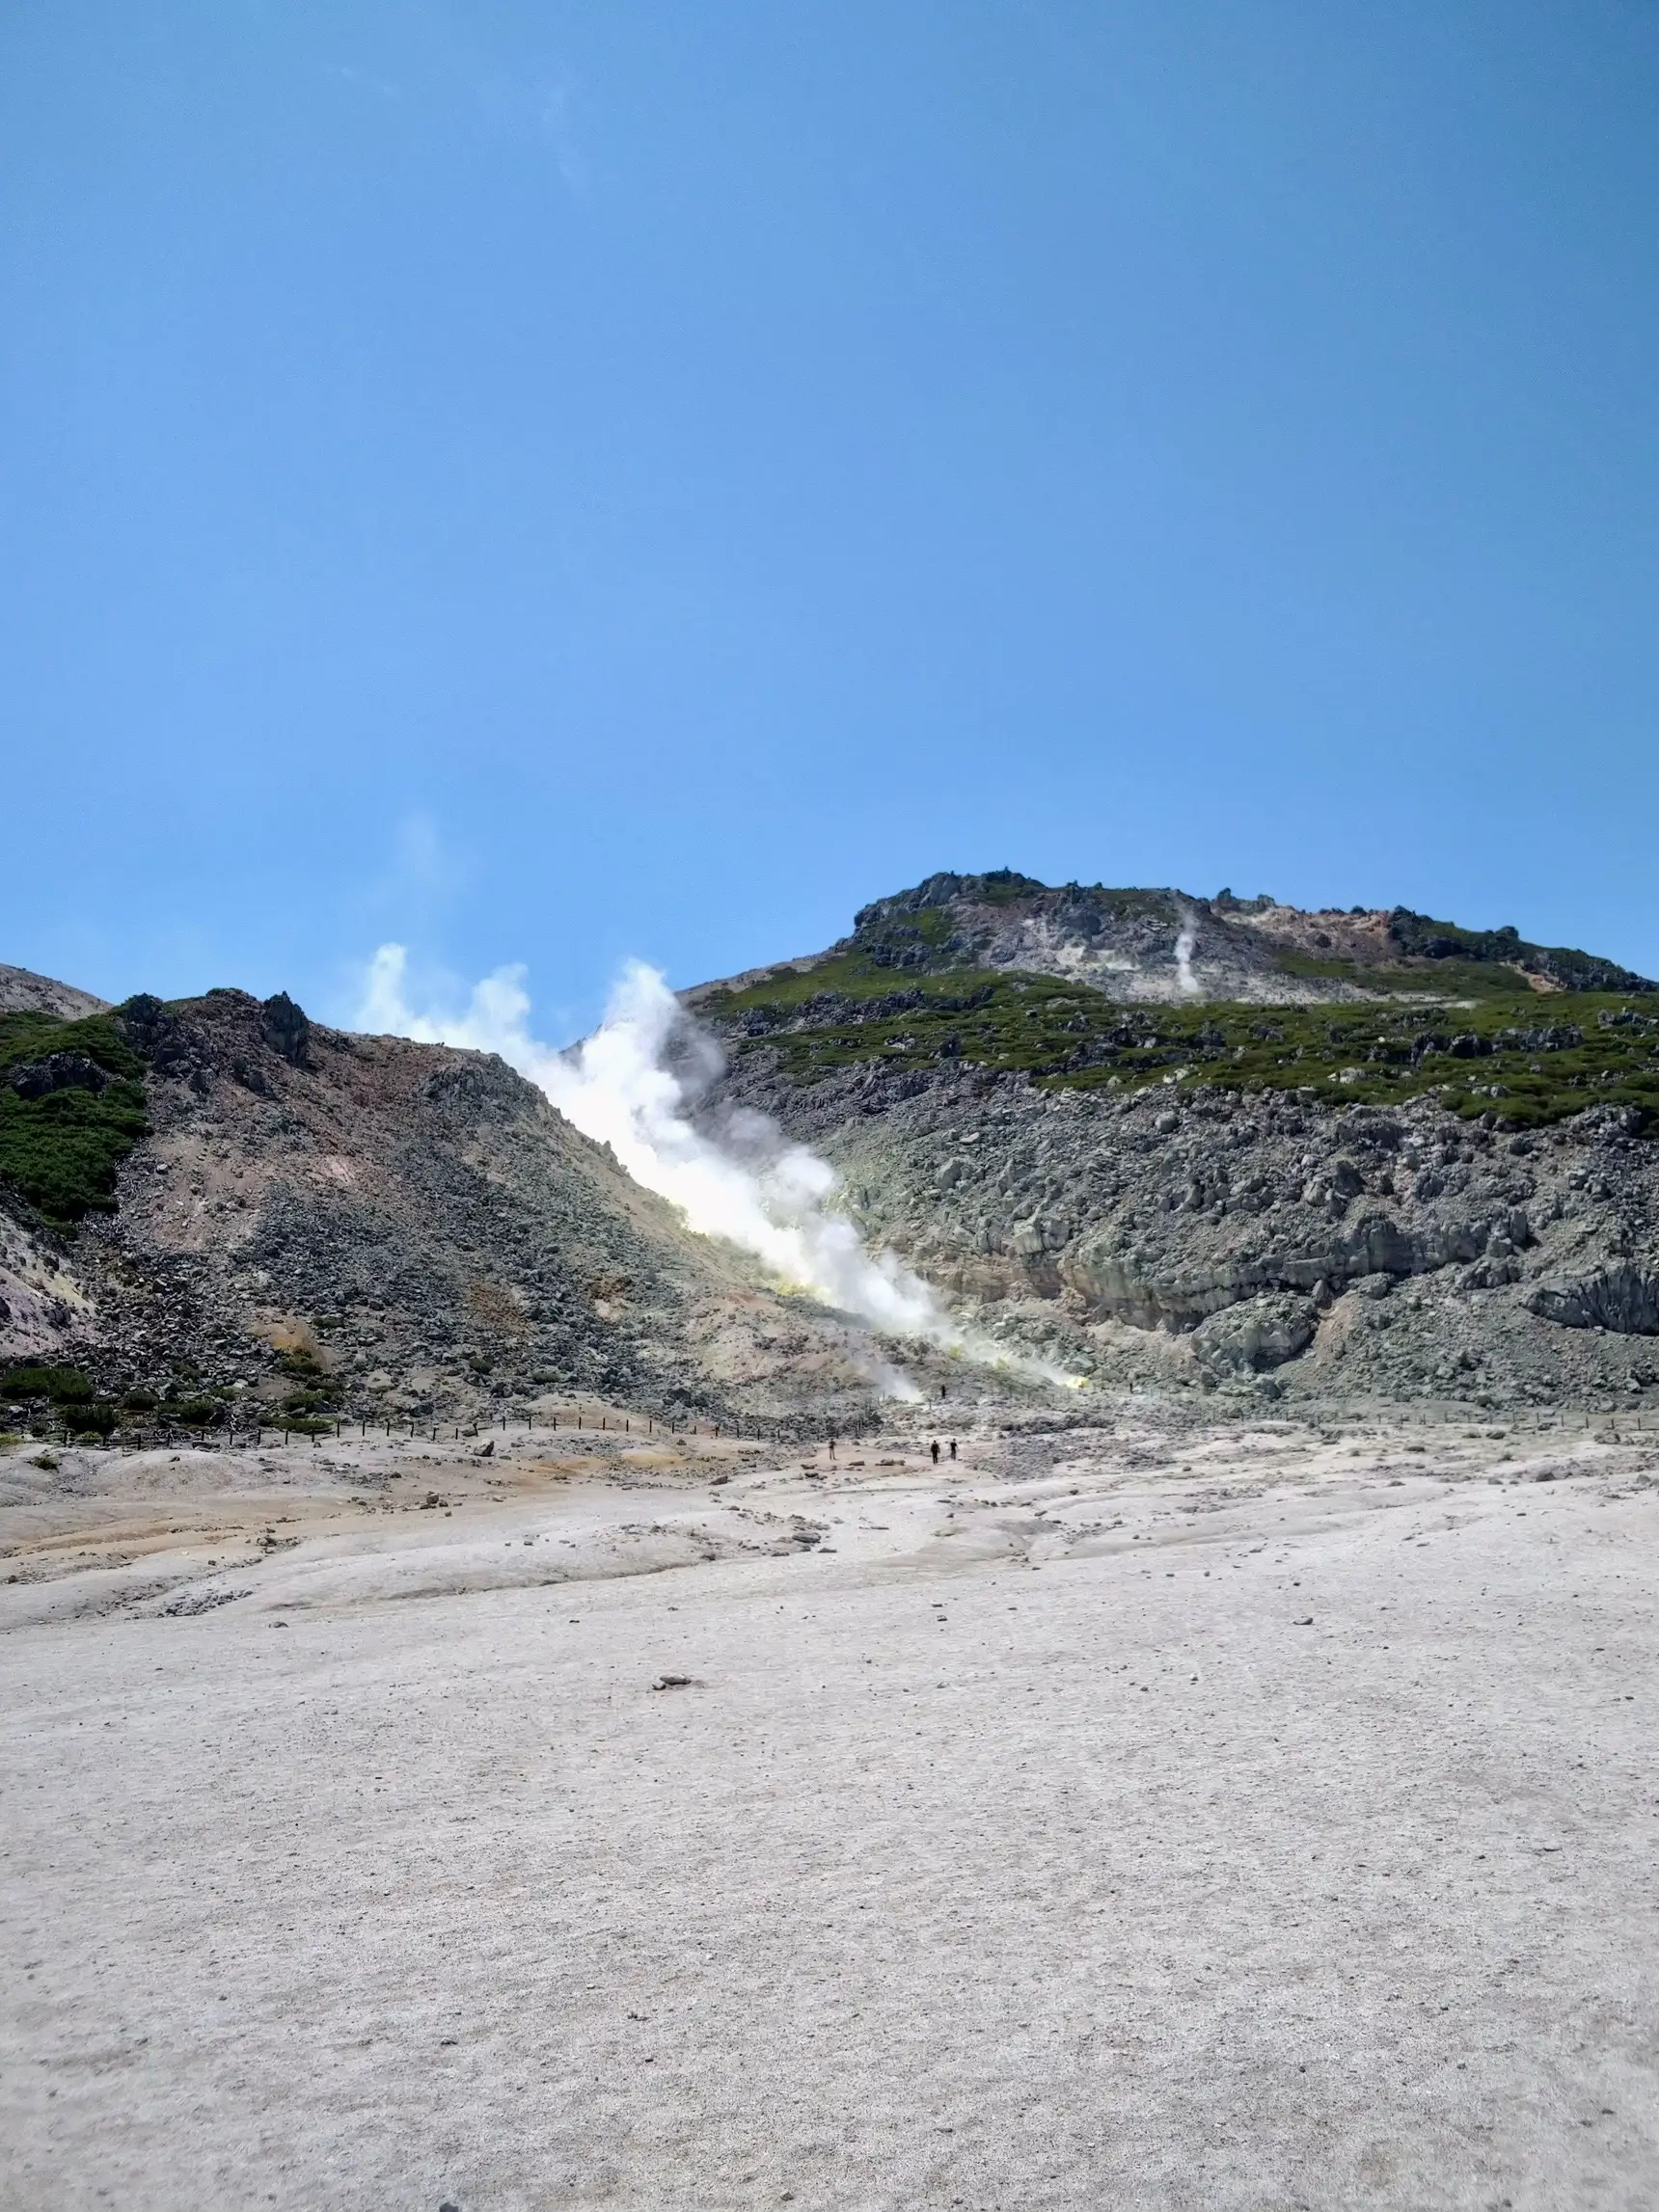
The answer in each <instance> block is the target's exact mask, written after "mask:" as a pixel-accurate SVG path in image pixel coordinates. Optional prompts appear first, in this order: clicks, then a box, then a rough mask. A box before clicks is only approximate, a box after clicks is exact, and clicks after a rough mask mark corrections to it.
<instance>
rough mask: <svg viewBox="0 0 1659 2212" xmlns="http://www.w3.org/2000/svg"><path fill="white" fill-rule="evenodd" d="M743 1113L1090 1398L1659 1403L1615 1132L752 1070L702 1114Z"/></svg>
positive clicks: (1280, 1097) (1643, 1171)
mask: <svg viewBox="0 0 1659 2212" xmlns="http://www.w3.org/2000/svg"><path fill="white" fill-rule="evenodd" d="M738 1104H741V1105H744V1106H748V1107H750V1108H754V1109H758V1110H760V1111H763V1112H765V1113H767V1114H769V1115H771V1116H772V1117H774V1118H775V1119H777V1120H779V1121H780V1122H781V1123H782V1124H783V1125H784V1127H785V1128H786V1129H787V1131H788V1133H789V1134H790V1135H792V1136H794V1137H797V1138H799V1139H801V1140H802V1141H804V1142H807V1143H809V1144H811V1145H813V1146H816V1147H817V1148H819V1149H820V1150H821V1151H823V1152H824V1153H825V1154H826V1155H827V1156H828V1157H829V1159H830V1160H831V1161H832V1162H833V1163H834V1165H835V1166H836V1167H837V1169H838V1170H839V1171H840V1173H841V1177H842V1202H843V1203H844V1205H845V1206H846V1207H847V1210H848V1211H849V1213H850V1214H851V1216H852V1217H853V1219H854V1220H855V1221H856V1222H857V1224H858V1226H859V1227H860V1228H861V1230H862V1231H863V1233H864V1235H865V1236H866V1237H867V1238H868V1239H869V1240H870V1241H871V1242H872V1243H875V1244H879V1245H881V1244H884V1245H886V1246H888V1247H890V1248H891V1249H892V1250H893V1251H895V1252H897V1253H898V1254H900V1255H901V1256H902V1257H904V1258H905V1259H907V1260H908V1261H910V1262H911V1264H912V1265H913V1266H915V1267H916V1268H918V1269H919V1270H920V1271H921V1272H922V1273H923V1274H924V1275H925V1276H927V1277H928V1279H929V1280H930V1281H933V1282H935V1283H936V1284H937V1285H938V1287H939V1288H940V1289H941V1290H943V1291H944V1292H945V1293H946V1294H947V1295H948V1296H949V1297H950V1298H951V1299H952V1300H953V1302H955V1304H956V1305H957V1306H958V1307H959V1308H962V1309H964V1310H965V1312H967V1313H969V1314H971V1315H974V1316H977V1318H979V1319H980V1320H981V1321H982V1322H984V1323H986V1324H987V1325H989V1326H991V1327H993V1329H1000V1330H1001V1331H1002V1332H1003V1333H1005V1334H1007V1335H1009V1336H1010V1337H1011V1338H1014V1339H1017V1340H1020V1341H1023V1342H1025V1343H1027V1344H1030V1345H1031V1346H1033V1348H1038V1349H1041V1350H1043V1351H1045V1352H1047V1354H1048V1355H1049V1356H1051V1357H1053V1358H1056V1359H1058V1360H1060V1361H1062V1362H1065V1363H1066V1364H1068V1365H1069V1366H1071V1367H1072V1368H1074V1370H1075V1371H1077V1372H1080V1373H1083V1374H1087V1375H1091V1376H1094V1377H1096V1378H1098V1379H1100V1380H1101V1381H1102V1382H1115V1383H1136V1382H1142V1383H1147V1382H1153V1383H1156V1382H1161V1383H1167V1384H1169V1385H1171V1386H1190V1387H1193V1388H1199V1389H1205V1388H1215V1387H1217V1386H1221V1387H1226V1386H1230V1385H1238V1384H1245V1383H1248V1384H1249V1385H1250V1386H1251V1387H1253V1388H1261V1387H1262V1383H1261V1381H1260V1380H1259V1378H1265V1377H1269V1376H1270V1378H1271V1379H1270V1383H1269V1384H1268V1386H1267V1387H1269V1388H1270V1389H1272V1391H1274V1392H1275V1393H1284V1392H1289V1393H1292V1394H1297V1393H1301V1394H1306V1395H1309V1396H1315V1397H1329V1396H1356V1397H1357V1396H1366V1397H1370V1396H1380V1397H1385V1398H1396V1397H1401V1396H1405V1397H1410V1396H1428V1397H1439V1398H1463V1397H1469V1398H1474V1399H1479V1398H1481V1397H1482V1396H1485V1397H1489V1398H1491V1399H1492V1400H1493V1402H1495V1403H1496V1402H1512V1401H1515V1400H1520V1401H1525V1402H1534V1403H1539V1404H1542V1403H1547V1402H1553V1401H1557V1400H1560V1401H1564V1402H1580V1401H1589V1400H1594V1401H1600V1400H1604V1399H1606V1398H1608V1397H1609V1396H1613V1397H1627V1396H1629V1395H1630V1393H1631V1392H1632V1390H1633V1389H1646V1388H1648V1387H1650V1386H1652V1385H1654V1384H1655V1383H1659V1344H1655V1343H1654V1342H1653V1341H1652V1336H1653V1334H1654V1332H1655V1331H1659V1266H1656V1265H1655V1257H1656V1238H1655V1224H1656V1222H1659V1157H1656V1155H1655V1149H1654V1147H1653V1146H1652V1145H1651V1144H1649V1143H1646V1142H1644V1141H1642V1140H1641V1139H1640V1138H1639V1137H1638V1136H1637V1135H1636V1134H1635V1132H1634V1131H1633V1130H1632V1129H1631V1127H1630V1126H1629V1122H1628V1119H1627V1118H1626V1117H1625V1116H1623V1115H1622V1114H1620V1113H1619V1112H1618V1111H1613V1112H1604V1111H1596V1110H1591V1112H1589V1113H1587V1114H1585V1115H1584V1116H1582V1117H1580V1118H1579V1119H1575V1120H1574V1121H1571V1122H1569V1123H1566V1124H1564V1125H1563V1126H1562V1127H1560V1128H1558V1129H1555V1130H1552V1131H1549V1132H1547V1133H1544V1134H1541V1135H1526V1134H1521V1135H1505V1134H1503V1133H1499V1132H1493V1131H1489V1130H1486V1129H1484V1128H1482V1127H1480V1126H1479V1125H1478V1124H1477V1125H1475V1126H1473V1127H1472V1126H1470V1125H1469V1124H1468V1123H1466V1122H1463V1121H1460V1120H1458V1119H1456V1118H1455V1117H1454V1116H1452V1115H1450V1114H1447V1113H1444V1112H1442V1111H1441V1110H1440V1109H1438V1108H1437V1107H1436V1106H1434V1105H1433V1104H1432V1103H1430V1102H1428V1101H1417V1102H1414V1103H1412V1104H1411V1105H1410V1106H1408V1107H1406V1108H1405V1109H1403V1110H1401V1111H1400V1112H1386V1111H1382V1110H1378V1109H1374V1108H1368V1109H1357V1110H1353V1111H1349V1112H1341V1111H1337V1112H1332V1111H1329V1110H1326V1109H1321V1108H1319V1106H1317V1105H1315V1104H1313V1103H1311V1102H1304V1101H1302V1100H1300V1099H1298V1098H1297V1097H1296V1096H1295V1095H1294V1094H1290V1095H1286V1094H1277V1095H1272V1096H1260V1095H1259V1096H1256V1097H1249V1098H1246V1097H1241V1096H1236V1095H1228V1094H1225V1093H1222V1094H1219V1095H1216V1096H1213V1097H1202V1096H1201V1097H1199V1098H1197V1099H1183V1100H1181V1101H1179V1102H1177V1101H1173V1100H1170V1099H1169V1098H1168V1097H1167V1096H1165V1095H1160V1093H1159V1092H1158V1091H1157V1090H1156V1089H1154V1090H1149V1091H1148V1092H1146V1093H1142V1094H1140V1095H1137V1096H1132V1097H1129V1098H1126V1099H1117V1098H1109V1097H1102V1096H1101V1095H1099V1094H1095V1095H1093V1096H1090V1095H1087V1094H1083V1093H1077V1092H1074V1091H1073V1092H1066V1091H1051V1090H1043V1089H1039V1088H1037V1087H1035V1086H1033V1085H1032V1084H1030V1083H1029V1082H1028V1081H1027V1080H1026V1079H1025V1078H1023V1077H1019V1076H1013V1077H1010V1076H999V1075H995V1074H987V1073H985V1072H983V1071H974V1070H964V1071H961V1072H955V1073H948V1074H939V1075H938V1076H928V1077H920V1076H916V1075H899V1074H892V1073H889V1072H886V1071H884V1070H877V1069H868V1070H854V1071H849V1072H847V1073H845V1074H842V1075H840V1076H838V1077H835V1078H831V1079H829V1080H827V1081H825V1082H823V1083H819V1084H816V1085H814V1086H812V1087H810V1088H809V1089H799V1088H796V1087H794V1086H791V1085H788V1084H785V1083H780V1082H779V1081H777V1080H776V1078H775V1073H774V1072H773V1071H771V1070H769V1069H768V1068H767V1066H766V1062H765V1056H764V1055H753V1056H748V1057H746V1058H745V1059H744V1060H743V1061H741V1062H739V1063H737V1064H736V1066H734V1068H733V1069H732V1070H731V1071H730V1072H728V1074H727V1075H726V1077H725V1078H724V1079H723V1081H722V1084H721V1087H720V1089H719V1091H718V1092H717V1093H716V1094H715V1095H714V1096H713V1097H712V1098H711V1099H710V1100H709V1101H708V1104H707V1107H706V1109H705V1110H706V1111H708V1112H709V1113H711V1114H712V1115H714V1116H717V1117H718V1115H719V1113H720V1112H721V1110H722V1109H724V1108H725V1107H728V1106H731V1105H738Z"/></svg>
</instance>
